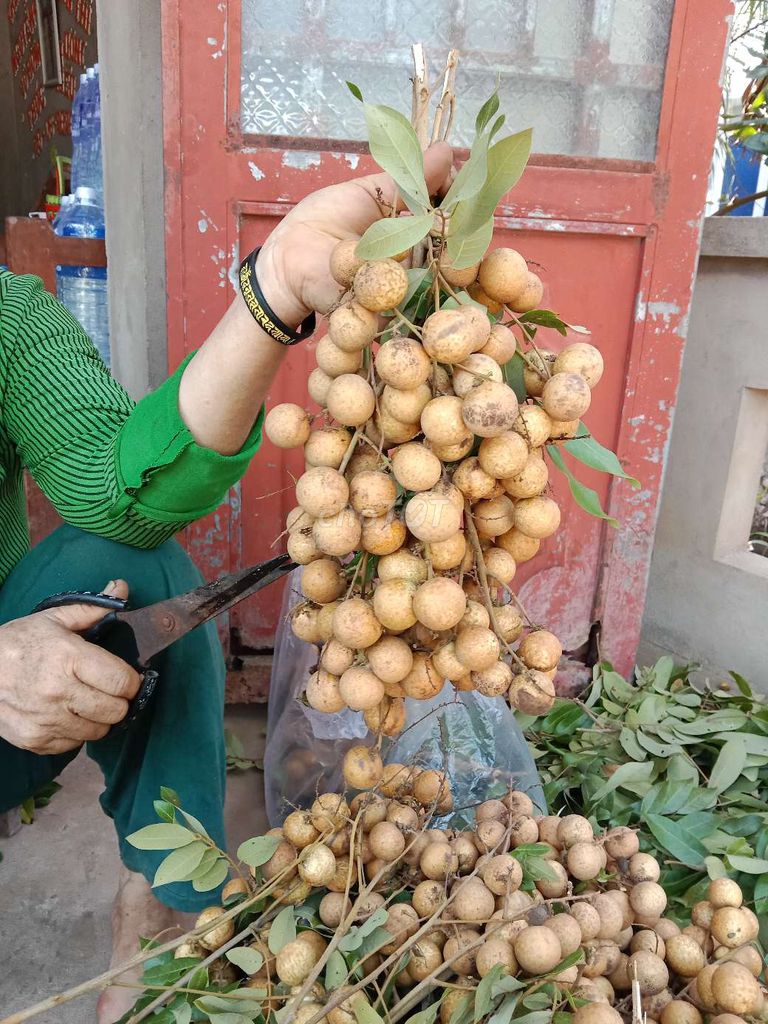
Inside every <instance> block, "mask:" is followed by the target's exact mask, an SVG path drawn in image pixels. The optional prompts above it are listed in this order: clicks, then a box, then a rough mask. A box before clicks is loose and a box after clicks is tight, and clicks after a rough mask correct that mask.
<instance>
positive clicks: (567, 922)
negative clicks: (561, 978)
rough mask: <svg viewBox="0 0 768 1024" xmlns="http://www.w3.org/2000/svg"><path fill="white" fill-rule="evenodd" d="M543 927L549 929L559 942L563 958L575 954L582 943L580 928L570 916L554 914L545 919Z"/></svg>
mask: <svg viewBox="0 0 768 1024" xmlns="http://www.w3.org/2000/svg"><path fill="white" fill-rule="evenodd" d="M544 927H545V928H549V929H551V931H553V932H554V933H555V935H556V936H557V938H558V940H559V942H560V948H561V950H562V954H563V957H568V956H570V955H571V953H575V952H576V950H577V949H578V948H579V946H580V945H581V942H582V937H581V928H580V927H579V923H578V921H577V920H576V919H575V918H574V917H573V916H572V915H571V914H555V915H554V916H553V917H550V918H547V920H546V921H545V922H544Z"/></svg>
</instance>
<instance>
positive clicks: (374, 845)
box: [368, 821, 405, 863]
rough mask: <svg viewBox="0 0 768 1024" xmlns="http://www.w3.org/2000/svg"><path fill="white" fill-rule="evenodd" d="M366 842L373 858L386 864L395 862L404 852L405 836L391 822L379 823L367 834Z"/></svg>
mask: <svg viewBox="0 0 768 1024" xmlns="http://www.w3.org/2000/svg"><path fill="white" fill-rule="evenodd" d="M368 841H369V842H370V844H371V850H372V851H373V854H374V856H375V857H378V858H379V859H380V860H383V861H385V862H386V863H392V862H393V861H396V860H397V859H398V857H400V855H401V854H402V852H403V850H405V836H404V835H403V833H402V832H401V831H400V829H399V828H398V827H397V825H395V824H394V823H393V822H391V821H380V822H379V823H378V824H377V825H374V826H373V828H372V829H371V831H370V832H369V833H368Z"/></svg>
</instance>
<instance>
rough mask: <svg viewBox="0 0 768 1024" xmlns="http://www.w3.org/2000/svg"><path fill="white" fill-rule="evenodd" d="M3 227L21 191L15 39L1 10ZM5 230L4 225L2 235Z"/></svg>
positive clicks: (0, 200) (0, 219) (0, 205)
mask: <svg viewBox="0 0 768 1024" xmlns="http://www.w3.org/2000/svg"><path fill="white" fill-rule="evenodd" d="M0 19H2V24H0V225H2V223H3V221H4V220H5V217H6V216H8V214H10V213H16V212H18V210H17V209H15V207H16V202H17V191H18V178H19V172H18V141H17V135H16V105H15V103H14V100H13V75H12V74H11V40H10V35H9V34H8V21H7V19H6V18H5V16H4V12H3V11H0ZM1 231H2V227H1V226H0V232H1Z"/></svg>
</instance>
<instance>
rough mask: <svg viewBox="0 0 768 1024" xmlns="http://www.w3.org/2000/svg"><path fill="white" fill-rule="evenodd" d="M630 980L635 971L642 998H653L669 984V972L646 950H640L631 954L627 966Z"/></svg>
mask: <svg viewBox="0 0 768 1024" xmlns="http://www.w3.org/2000/svg"><path fill="white" fill-rule="evenodd" d="M627 971H628V973H629V976H630V978H632V977H634V974H635V971H637V980H638V981H639V982H640V991H641V993H642V994H643V995H644V996H654V995H657V994H658V993H659V992H663V991H664V989H665V988H666V987H667V985H668V984H669V971H668V970H667V965H666V964H665V963H664V961H663V960H662V959H661V958H660V957H658V956H655V955H654V954H653V953H649V952H647V950H644V949H641V950H639V951H638V952H637V953H633V954H632V956H631V957H630V958H629V963H628V964H627Z"/></svg>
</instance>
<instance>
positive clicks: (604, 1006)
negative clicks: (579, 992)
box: [571, 1003, 624, 1024]
mask: <svg viewBox="0 0 768 1024" xmlns="http://www.w3.org/2000/svg"><path fill="white" fill-rule="evenodd" d="M571 1024H624V1022H623V1020H622V1017H621V1014H620V1013H619V1012H618V1010H614V1008H613V1007H612V1006H609V1005H608V1003H587V1004H586V1005H585V1006H579V1007H578V1009H577V1010H576V1011H575V1012H574V1014H573V1016H572V1017H571Z"/></svg>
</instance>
